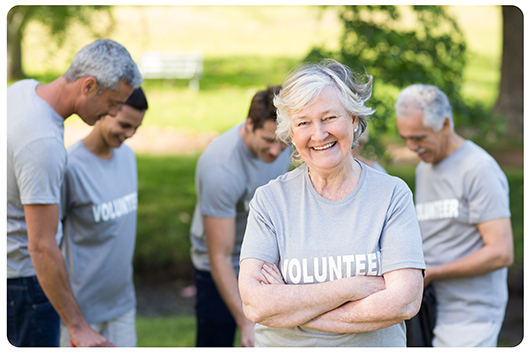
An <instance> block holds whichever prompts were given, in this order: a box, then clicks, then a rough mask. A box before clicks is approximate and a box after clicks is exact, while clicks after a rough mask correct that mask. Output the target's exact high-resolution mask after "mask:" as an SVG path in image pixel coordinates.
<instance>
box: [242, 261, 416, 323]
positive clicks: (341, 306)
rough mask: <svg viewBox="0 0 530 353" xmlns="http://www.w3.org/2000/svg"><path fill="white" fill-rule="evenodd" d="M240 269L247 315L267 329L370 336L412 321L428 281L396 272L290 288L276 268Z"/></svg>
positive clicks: (260, 264)
mask: <svg viewBox="0 0 530 353" xmlns="http://www.w3.org/2000/svg"><path fill="white" fill-rule="evenodd" d="M240 267H241V268H240V274H239V292H240V295H241V299H242V301H243V310H244V313H245V315H246V316H247V318H249V319H250V320H251V321H253V322H256V323H260V324H262V325H265V326H270V327H294V326H305V327H310V328H315V329H319V330H322V331H328V332H336V333H354V332H367V331H374V330H378V329H382V328H385V327H389V326H392V325H395V324H397V323H400V322H402V321H403V320H406V319H409V318H411V317H413V316H414V315H415V314H416V313H417V312H418V310H419V307H420V304H421V296H422V291H423V277H422V272H421V270H418V269H400V270H395V271H391V272H388V273H385V274H384V275H383V277H369V276H354V277H349V278H343V279H339V280H334V281H329V282H324V283H316V284H305V285H288V284H285V283H284V281H283V279H282V276H281V274H280V272H279V270H278V269H277V267H276V266H275V265H271V264H269V263H266V262H264V261H261V260H258V259H254V258H247V259H244V260H243V261H242V262H241V266H240Z"/></svg>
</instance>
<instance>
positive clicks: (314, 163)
mask: <svg viewBox="0 0 530 353" xmlns="http://www.w3.org/2000/svg"><path fill="white" fill-rule="evenodd" d="M290 120H291V127H292V132H291V138H292V140H293V142H294V144H295V145H296V149H297V150H298V153H299V154H300V157H301V158H302V160H303V161H304V162H305V163H307V165H308V166H309V168H310V169H311V171H312V172H313V171H315V172H317V173H319V172H322V173H323V174H327V173H330V172H333V171H335V170H337V169H339V168H341V167H342V166H343V165H344V163H345V162H346V161H347V159H348V157H350V156H351V148H352V143H353V134H354V132H353V130H354V129H356V128H357V127H358V119H357V117H354V118H352V116H351V115H350V114H349V113H348V112H347V111H346V109H345V108H344V106H343V105H342V103H341V101H340V99H339V97H338V95H337V93H336V91H335V89H333V88H325V89H323V90H322V92H321V93H320V95H319V96H318V97H317V99H316V100H315V101H314V102H313V103H312V104H311V105H309V106H308V107H306V108H304V109H302V110H300V111H297V112H294V113H292V114H291V115H290Z"/></svg>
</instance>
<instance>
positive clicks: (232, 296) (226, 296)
mask: <svg viewBox="0 0 530 353" xmlns="http://www.w3.org/2000/svg"><path fill="white" fill-rule="evenodd" d="M204 232H205V234H206V246H207V247H208V257H209V259H210V269H211V270H210V271H211V274H212V278H213V280H214V282H215V285H216V287H217V290H218V291H219V294H220V295H221V298H223V301H224V303H225V305H226V306H227V308H228V310H230V313H231V314H232V316H233V318H234V320H235V321H236V324H237V326H238V327H239V329H240V330H241V345H242V346H243V347H253V346H254V323H253V322H251V321H249V320H248V319H247V318H246V317H245V315H244V314H243V306H242V302H241V297H240V296H239V291H238V285H237V276H236V273H235V271H234V268H233V266H232V251H233V249H234V243H235V239H236V220H235V218H214V217H209V216H204Z"/></svg>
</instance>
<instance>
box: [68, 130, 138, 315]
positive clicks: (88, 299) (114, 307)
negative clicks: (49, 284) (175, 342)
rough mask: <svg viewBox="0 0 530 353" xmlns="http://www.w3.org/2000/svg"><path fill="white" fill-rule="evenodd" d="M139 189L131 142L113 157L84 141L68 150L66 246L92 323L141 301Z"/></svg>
mask: <svg viewBox="0 0 530 353" xmlns="http://www.w3.org/2000/svg"><path fill="white" fill-rule="evenodd" d="M137 191H138V178H137V169H136V156H135V154H134V152H133V151H132V149H131V148H130V147H129V146H127V145H126V144H122V145H121V147H120V148H115V149H114V154H113V156H112V158H111V159H110V160H103V159H100V158H98V157H97V156H96V155H94V154H93V153H91V152H90V151H89V150H88V149H87V148H86V147H85V145H84V144H83V142H82V141H78V142H76V143H75V144H74V145H72V146H71V147H70V148H69V149H68V168H67V171H66V175H65V179H64V184H63V191H62V200H61V213H62V219H63V233H64V236H63V240H62V244H61V245H62V246H61V250H62V252H63V255H64V257H65V260H66V267H67V269H68V274H69V276H70V284H71V286H72V291H73V293H74V295H75V297H76V299H77V302H78V303H79V307H80V308H81V311H82V312H83V315H84V317H85V319H86V320H87V322H88V323H98V322H102V321H107V320H110V319H114V318H116V317H118V316H120V315H122V314H125V313H126V312H128V311H129V310H131V309H132V308H134V307H135V305H136V296H135V292H134V284H133V267H132V258H133V253H134V245H135V240H136V213H137V208H138V193H137Z"/></svg>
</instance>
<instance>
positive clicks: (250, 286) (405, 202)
mask: <svg viewBox="0 0 530 353" xmlns="http://www.w3.org/2000/svg"><path fill="white" fill-rule="evenodd" d="M363 78H364V77H362V76H357V75H355V76H354V75H352V73H351V72H350V70H349V69H348V68H347V67H345V66H344V65H342V64H340V63H338V62H336V61H333V60H326V61H324V62H322V63H321V64H306V65H302V66H301V67H299V68H298V69H295V70H294V71H293V72H291V73H290V74H289V76H288V77H287V79H286V81H285V82H284V84H283V86H282V90H281V92H280V94H279V96H277V97H276V99H275V105H276V107H277V108H278V129H277V131H276V134H277V136H278V139H280V140H281V141H283V142H285V143H288V144H291V145H292V146H294V147H295V148H296V151H294V156H293V157H294V158H293V159H294V160H299V161H300V162H301V165H300V166H299V167H298V168H296V169H295V170H293V171H291V172H289V173H287V174H284V175H282V176H280V177H279V178H277V179H276V180H274V181H272V182H270V183H269V184H267V185H266V186H263V187H261V188H259V189H258V190H257V192H256V194H255V196H254V199H253V200H252V201H251V203H250V213H249V219H248V224H247V228H246V233H245V237H244V241H243V247H242V250H241V270H240V277H239V289H240V293H241V298H242V301H243V307H244V312H245V315H246V316H247V317H248V318H249V319H250V320H251V321H253V322H256V323H257V325H256V328H255V338H256V346H405V345H406V335H405V324H404V323H403V321H404V320H405V319H409V318H411V317H412V316H414V315H415V314H416V312H417V311H418V309H419V306H420V301H421V294H422V288H423V277H422V270H423V269H425V264H424V261H423V253H422V247H421V237H420V231H419V226H418V222H417V219H416V214H415V211H414V206H413V203H412V195H411V192H410V190H409V189H408V187H407V186H406V184H405V183H404V182H403V181H402V180H401V179H398V178H396V177H392V176H389V175H387V174H383V173H379V172H377V171H375V170H373V169H371V168H369V167H367V166H366V165H364V164H363V163H361V162H359V161H358V160H356V159H354V158H353V156H352V153H351V149H352V147H353V146H355V145H356V143H357V139H358V138H359V136H360V135H361V134H362V132H363V131H364V129H365V128H366V116H367V115H369V114H372V113H373V110H372V109H370V108H368V107H366V106H365V104H364V102H365V101H366V100H367V99H368V98H369V97H370V95H371V84H372V77H371V76H369V75H367V76H366V79H367V80H366V82H364V83H363V82H361V80H362V79H363Z"/></svg>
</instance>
